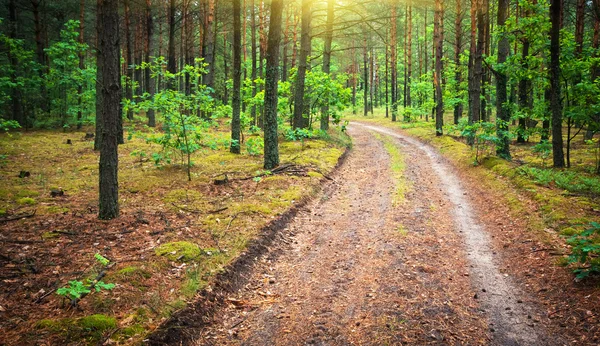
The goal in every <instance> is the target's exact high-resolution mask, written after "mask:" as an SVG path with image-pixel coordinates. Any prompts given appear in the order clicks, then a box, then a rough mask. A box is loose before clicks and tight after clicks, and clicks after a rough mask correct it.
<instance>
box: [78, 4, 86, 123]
mask: <svg viewBox="0 0 600 346" xmlns="http://www.w3.org/2000/svg"><path fill="white" fill-rule="evenodd" d="M84 23H85V0H81V1H80V3H79V44H81V45H83V30H84V28H85V25H84ZM84 58H85V57H84V53H83V52H79V69H80V70H82V71H83V69H85V65H84V60H83V59H84ZM82 98H83V83H82V82H79V85H78V86H77V105H78V106H79V107H78V109H77V129H78V130H80V129H81V125H82V124H81V122H82V118H83V110H82V104H83V100H82Z"/></svg>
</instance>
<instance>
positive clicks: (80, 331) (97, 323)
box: [36, 314, 117, 343]
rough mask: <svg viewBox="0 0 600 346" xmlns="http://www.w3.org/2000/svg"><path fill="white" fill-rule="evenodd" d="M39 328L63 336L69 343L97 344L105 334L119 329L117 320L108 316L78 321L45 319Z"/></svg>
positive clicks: (93, 316)
mask: <svg viewBox="0 0 600 346" xmlns="http://www.w3.org/2000/svg"><path fill="white" fill-rule="evenodd" d="M36 326H37V328H39V329H44V330H47V331H49V332H51V333H54V334H58V335H61V336H63V337H64V338H65V339H66V341H67V342H73V341H83V340H87V341H88V342H92V343H93V342H97V341H98V340H100V339H101V338H102V335H103V334H104V332H106V331H108V330H111V329H114V328H116V327H117V320H116V319H115V318H114V317H110V316H106V315H100V314H96V315H90V316H85V317H81V318H78V319H73V318H64V319H58V320H51V319H45V320H41V321H39V322H38V323H37V324H36Z"/></svg>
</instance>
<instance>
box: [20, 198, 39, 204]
mask: <svg viewBox="0 0 600 346" xmlns="http://www.w3.org/2000/svg"><path fill="white" fill-rule="evenodd" d="M17 203H18V204H21V205H34V204H35V203H36V202H35V199H33V198H31V197H23V198H19V199H18V200H17Z"/></svg>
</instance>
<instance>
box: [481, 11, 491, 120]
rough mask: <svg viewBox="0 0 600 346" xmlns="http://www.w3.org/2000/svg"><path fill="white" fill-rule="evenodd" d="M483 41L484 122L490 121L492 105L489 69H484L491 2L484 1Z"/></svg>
mask: <svg viewBox="0 0 600 346" xmlns="http://www.w3.org/2000/svg"><path fill="white" fill-rule="evenodd" d="M482 11H483V27H482V29H483V40H482V43H481V44H482V46H483V48H482V50H481V52H482V53H481V62H482V64H481V67H482V68H481V96H482V97H481V116H480V119H481V120H482V121H489V120H490V119H489V116H488V115H489V114H488V106H489V103H490V93H488V89H489V84H490V83H489V82H490V81H489V80H490V76H489V69H488V68H483V57H484V56H489V55H490V41H491V40H490V1H489V0H483V7H482Z"/></svg>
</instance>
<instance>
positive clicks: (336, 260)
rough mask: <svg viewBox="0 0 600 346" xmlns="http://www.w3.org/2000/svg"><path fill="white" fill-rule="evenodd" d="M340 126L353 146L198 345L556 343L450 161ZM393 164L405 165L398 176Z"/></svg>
mask: <svg viewBox="0 0 600 346" xmlns="http://www.w3.org/2000/svg"><path fill="white" fill-rule="evenodd" d="M349 131H350V134H351V135H352V137H353V141H354V148H353V149H352V152H351V153H350V155H349V157H348V158H347V161H346V163H345V164H344V165H343V166H342V167H341V168H340V170H339V171H338V172H337V173H336V174H335V175H334V176H333V178H334V182H333V183H331V184H330V186H328V187H327V188H326V189H325V190H324V191H323V192H322V194H321V195H320V196H319V197H318V198H317V199H316V200H315V201H314V202H312V203H310V204H309V205H308V206H307V208H305V209H304V210H303V211H302V212H301V213H300V214H299V215H298V216H297V217H296V218H295V220H294V221H293V222H292V223H291V224H290V225H289V229H288V230H287V232H284V233H285V234H288V236H286V237H285V238H284V239H282V240H281V241H280V242H279V244H277V245H276V247H277V248H276V249H273V251H272V252H270V253H269V254H267V255H266V256H265V257H264V258H260V259H258V263H257V265H256V268H255V270H254V271H253V273H252V274H251V275H252V276H251V277H250V278H249V280H248V284H247V285H246V287H245V288H244V289H243V290H241V291H240V292H238V294H237V295H234V296H232V297H230V298H229V300H228V301H229V306H228V307H226V308H224V309H222V310H221V311H219V312H218V313H217V314H216V317H215V321H214V323H213V324H212V326H211V327H210V328H209V329H206V330H203V331H202V333H201V335H198V337H197V339H196V341H195V342H196V344H198V345H206V344H213V345H227V344H230V345H350V344H355V345H399V344H405V345H423V344H450V345H455V344H463V345H464V344H469V345H489V344H492V345H551V344H558V343H559V341H558V340H557V339H556V338H554V337H552V336H548V335H547V333H546V331H545V330H544V328H543V326H542V324H540V323H538V322H539V321H537V320H535V318H532V316H536V313H535V312H536V311H535V306H533V305H532V304H530V303H528V301H529V300H528V299H527V297H524V296H523V293H522V292H521V290H520V289H519V288H518V287H517V285H515V284H514V283H513V281H512V280H511V278H510V277H509V276H508V275H506V274H501V273H500V271H499V270H498V266H497V261H498V260H499V259H498V258H497V256H499V255H498V254H497V253H496V252H495V251H494V249H493V248H492V245H491V244H490V240H489V235H488V234H487V233H486V230H485V225H482V224H480V223H479V221H478V220H479V218H478V215H476V213H475V212H474V210H473V209H472V208H471V207H470V205H469V203H470V202H469V199H468V195H466V194H465V191H464V189H463V188H462V187H461V183H460V181H459V178H458V177H457V176H456V175H455V174H454V173H453V172H452V169H451V168H450V166H449V165H448V164H447V163H445V162H444V161H443V160H442V159H441V158H440V157H438V156H437V154H436V153H435V152H434V151H433V150H432V149H430V148H428V147H427V146H424V145H422V144H420V143H419V142H417V141H415V140H412V139H410V138H406V137H404V136H402V135H401V134H399V133H396V132H393V131H392V130H389V129H385V128H382V127H375V126H371V125H361V124H353V125H352V126H351V127H350V130H349ZM384 142H386V143H388V148H387V149H386V146H384ZM390 144H391V145H392V147H394V148H397V149H399V152H400V158H398V157H394V156H393V155H390V148H389V145H390ZM398 160H400V161H403V162H397V161H398ZM392 167H396V169H398V167H404V168H403V172H402V173H403V174H402V177H401V178H400V180H401V181H397V180H398V179H395V178H392V177H393V176H394V174H393V172H392ZM399 186H401V187H402V189H401V190H404V191H405V193H404V198H398V196H397V194H398V189H399Z"/></svg>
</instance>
